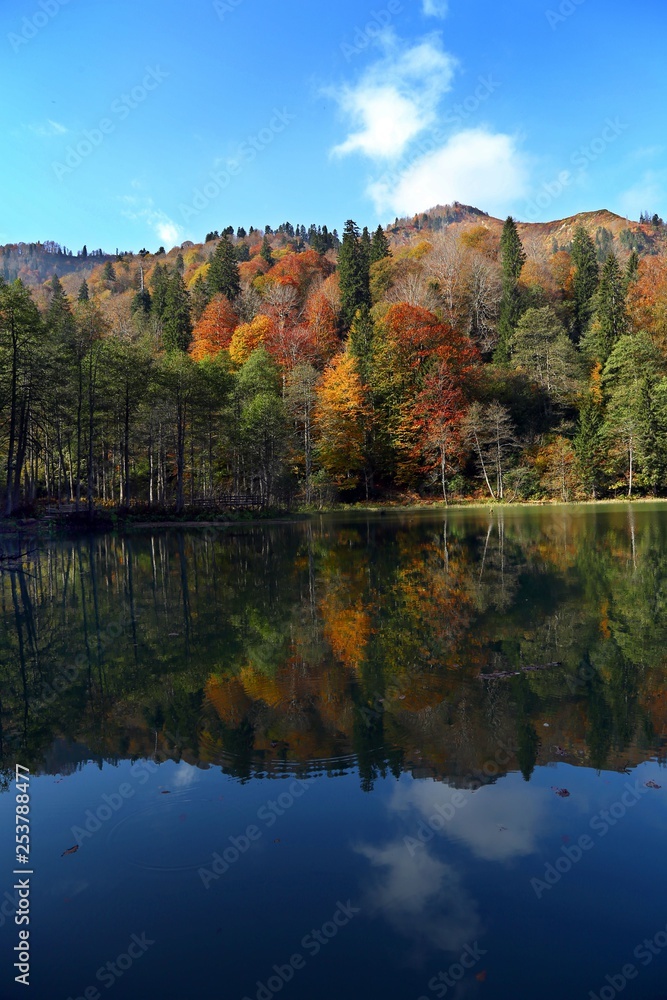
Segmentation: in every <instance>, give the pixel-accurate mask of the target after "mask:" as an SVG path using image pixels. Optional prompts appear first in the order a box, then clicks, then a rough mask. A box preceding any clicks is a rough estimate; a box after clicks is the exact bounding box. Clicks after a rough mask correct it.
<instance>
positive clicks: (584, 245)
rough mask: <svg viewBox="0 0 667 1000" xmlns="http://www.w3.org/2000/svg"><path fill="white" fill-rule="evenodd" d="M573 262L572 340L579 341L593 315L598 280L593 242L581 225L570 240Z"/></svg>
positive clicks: (598, 270)
mask: <svg viewBox="0 0 667 1000" xmlns="http://www.w3.org/2000/svg"><path fill="white" fill-rule="evenodd" d="M572 261H573V263H574V267H575V270H574V279H573V287H574V330H573V338H572V339H573V340H574V342H575V343H579V341H580V340H581V338H582V337H583V336H584V334H585V333H586V331H587V330H588V327H589V325H590V321H591V317H592V315H593V296H594V295H595V292H596V291H597V287H598V282H599V280H600V269H599V266H598V259H597V252H596V249H595V244H594V243H593V240H592V239H591V237H590V236H589V234H588V232H587V231H586V229H584V227H583V226H578V227H577V230H576V232H575V234H574V239H573V240H572Z"/></svg>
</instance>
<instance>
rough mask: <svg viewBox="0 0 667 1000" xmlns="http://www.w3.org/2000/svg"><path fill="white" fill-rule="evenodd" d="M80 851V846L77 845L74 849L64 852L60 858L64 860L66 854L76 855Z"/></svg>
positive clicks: (70, 848)
mask: <svg viewBox="0 0 667 1000" xmlns="http://www.w3.org/2000/svg"><path fill="white" fill-rule="evenodd" d="M78 850H79V845H78V844H75V845H74V847H69V848H68V849H67V850H66V851H63V853H62V854H61V855H60V857H61V858H64V857H65V855H66V854H76V852H77V851H78Z"/></svg>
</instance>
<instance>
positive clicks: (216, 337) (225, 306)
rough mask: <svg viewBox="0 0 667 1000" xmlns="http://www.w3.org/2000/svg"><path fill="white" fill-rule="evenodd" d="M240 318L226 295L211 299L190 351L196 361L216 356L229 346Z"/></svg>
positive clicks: (193, 332) (193, 333) (197, 328)
mask: <svg viewBox="0 0 667 1000" xmlns="http://www.w3.org/2000/svg"><path fill="white" fill-rule="evenodd" d="M238 322H239V318H238V316H237V315H236V313H235V312H234V310H233V309H232V307H231V304H230V302H229V299H228V298H227V296H226V295H216V296H215V298H213V299H211V301H210V302H209V304H208V305H207V306H206V309H205V310H204V312H203V313H202V315H201V318H200V320H199V322H198V323H197V325H196V326H195V328H194V330H193V331H192V344H191V347H190V353H191V355H192V357H193V358H194V360H195V361H202V360H203V359H204V358H209V357H215V355H216V354H219V353H220V351H224V350H225V349H226V348H228V347H229V345H230V343H231V341H232V334H233V333H234V330H235V329H236V327H237V326H238Z"/></svg>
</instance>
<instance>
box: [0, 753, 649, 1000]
mask: <svg viewBox="0 0 667 1000" xmlns="http://www.w3.org/2000/svg"><path fill="white" fill-rule="evenodd" d="M143 768H145V765H144V764H143V763H142V762H141V761H139V762H137V763H135V764H133V765H132V764H130V763H129V762H120V763H119V764H118V765H117V766H114V767H112V766H109V765H104V766H103V767H102V769H101V770H100V769H99V767H98V766H97V765H93V764H90V765H87V766H84V767H82V768H81V769H80V770H79V771H77V772H76V773H74V774H72V775H69V776H68V777H67V778H66V779H65V780H64V781H62V782H59V783H58V784H56V780H57V779H56V778H54V777H52V776H43V777H41V778H35V779H33V793H32V794H33V810H32V815H33V821H34V831H33V843H34V856H33V863H34V868H35V872H36V873H37V874H36V876H35V877H34V880H33V898H32V905H33V912H34V921H33V925H32V927H33V939H34V966H33V969H34V973H33V975H34V983H35V995H38V996H45V997H46V996H49V997H51V996H53V997H60V996H62V998H63V1000H65V998H67V997H69V996H70V995H71V996H72V997H77V996H80V995H83V991H84V989H85V987H86V986H87V985H89V984H94V983H95V974H96V971H97V970H98V969H99V968H100V967H101V966H103V965H104V964H105V963H106V962H107V961H112V960H113V959H114V957H115V956H116V955H119V954H121V953H122V952H123V951H124V949H125V948H126V947H127V944H128V942H129V941H130V937H131V934H133V933H136V934H138V935H141V934H142V933H144V932H146V934H147V935H148V937H149V939H151V940H154V941H155V944H154V945H152V946H151V947H150V948H149V949H148V950H147V951H146V954H145V955H144V956H143V957H142V958H141V959H140V960H138V961H136V963H135V964H134V965H133V966H132V968H131V969H129V970H128V972H127V974H126V975H125V976H124V977H123V978H122V979H119V980H118V981H117V982H116V983H115V986H114V995H115V996H118V997H119V998H121V997H128V998H135V997H143V996H161V997H165V998H172V997H173V998H174V1000H177V998H180V997H181V996H186V995H215V993H214V992H213V991H216V990H217V991H220V990H221V986H220V984H221V983H222V984H224V992H222V994H221V995H223V996H225V997H230V998H234V997H238V1000H242V998H243V997H250V998H252V1000H255V997H256V994H257V991H258V988H259V987H258V985H257V984H258V982H259V983H260V984H261V983H262V982H266V981H267V979H268V977H269V976H271V974H272V970H273V966H274V965H276V964H277V965H278V966H281V965H283V964H284V963H285V962H286V961H287V962H289V959H290V956H291V955H293V954H295V953H301V954H302V955H303V956H304V958H305V959H307V961H306V964H305V966H304V968H303V969H301V970H299V972H298V974H296V975H295V976H294V979H293V980H291V981H290V983H289V984H287V985H285V987H284V990H285V992H284V995H285V996H289V997H293V998H295V1000H306V998H312V996H313V995H316V996H318V997H322V998H325V1000H328V998H331V1000H333V998H334V997H340V996H341V995H348V996H351V997H360V998H361V997H365V996H367V995H369V994H371V993H373V994H375V993H376V992H380V993H381V995H383V996H387V997H391V998H392V1000H393V998H396V1000H400V998H403V997H408V998H411V997H412V998H415V1000H416V998H417V997H419V996H435V995H436V993H435V992H434V991H433V990H432V989H429V985H428V984H429V982H430V981H432V979H433V977H435V976H437V974H438V973H439V972H441V971H442V972H444V973H447V970H448V969H449V967H450V966H451V965H452V963H454V964H455V963H457V961H458V958H459V957H460V956H461V954H462V953H464V950H465V949H466V947H468V948H469V949H473V951H474V950H475V949H476V950H477V952H478V953H479V955H481V957H480V958H478V959H477V960H476V961H475V962H474V963H473V967H472V968H471V969H470V970H469V971H466V973H465V976H464V979H463V981H462V983H461V985H460V986H459V987H457V989H458V993H456V992H453V991H452V992H451V993H450V995H455V996H461V997H467V996H480V997H483V996H488V997H492V998H505V997H509V996H519V997H523V996H526V997H529V996H533V995H535V994H534V993H533V992H532V991H533V990H535V989H536V988H537V985H539V995H540V996H541V997H545V998H547V1000H552V998H553V1000H561V998H562V997H570V996H577V995H582V996H587V995H588V992H589V990H590V989H593V988H595V987H597V986H603V985H604V983H605V980H604V976H605V975H606V974H607V973H610V974H613V973H614V972H615V971H616V969H618V968H619V967H620V966H621V965H622V964H624V963H627V962H628V961H633V957H632V952H633V950H634V948H635V946H636V945H638V944H639V943H640V942H641V941H642V940H643V939H644V938H645V937H653V935H654V934H655V933H656V932H657V931H659V930H660V929H661V928H663V927H664V925H665V923H667V914H665V911H664V905H663V900H664V890H665V881H666V878H665V875H664V872H663V870H662V868H661V866H660V865H659V864H657V863H656V861H655V859H657V858H659V857H660V856H661V852H662V850H663V845H664V837H665V832H666V831H667V791H666V790H665V789H662V788H660V789H653V788H651V789H647V788H646V782H647V781H649V780H653V781H655V782H656V784H661V783H662V782H661V769H660V768H658V767H656V765H655V764H652V763H650V762H649V763H646V764H645V765H642V766H640V767H639V768H637V769H636V770H635V771H633V772H632V773H630V774H627V775H626V774H618V773H614V772H601V773H599V774H596V773H595V772H593V771H591V770H589V769H586V768H575V767H572V766H568V765H558V766H555V767H548V768H538V769H537V770H536V771H535V773H534V775H533V777H532V779H531V781H530V783H527V782H525V781H524V780H523V778H522V776H521V775H520V774H517V773H511V774H508V775H507V776H505V777H504V778H501V779H499V780H498V781H497V782H496V783H495V784H490V785H485V786H482V787H480V788H478V789H477V790H475V791H472V790H470V789H466V788H463V789H455V788H454V787H452V786H449V785H447V784H446V783H445V782H442V781H433V780H430V779H422V780H415V779H414V778H412V777H411V776H410V775H402V776H401V777H400V779H398V780H397V779H395V778H391V777H390V778H387V779H385V780H380V781H378V783H377V784H376V786H375V789H374V790H373V792H372V793H370V794H368V793H364V792H362V791H361V789H360V787H359V779H358V775H357V774H356V773H354V772H352V773H350V774H348V775H344V776H340V777H336V778H327V777H325V776H322V777H320V778H318V779H316V780H315V781H314V782H313V783H312V784H311V785H308V786H307V787H306V788H305V791H304V792H303V794H302V795H300V796H298V797H294V796H290V794H289V792H288V789H289V788H290V787H292V788H294V787H295V786H293V785H292V786H291V781H292V780H293V779H291V778H289V777H286V778H282V779H274V780H266V779H264V780H261V779H255V780H253V781H251V782H249V783H246V784H241V783H239V782H238V781H236V780H233V779H232V778H230V777H228V776H225V775H223V774H221V772H220V770H219V769H217V768H209V769H205V770H202V769H198V768H195V767H193V766H191V765H188V764H185V763H184V762H181V763H180V764H175V763H173V762H171V761H167V762H164V763H162V764H161V765H160V766H159V767H153V766H151V767H150V769H149V771H146V770H144V769H143ZM144 776H146V777H145V780H142V779H143V778H144ZM121 785H125V787H126V789H127V788H128V787H129V788H131V789H132V790H133V794H132V795H131V796H129V797H127V798H126V799H124V800H123V802H122V804H121V805H119V807H118V808H117V810H115V811H113V815H112V816H111V817H110V818H103V820H102V821H101V822H100V823H99V829H96V830H95V832H94V833H93V834H92V835H91V836H85V837H83V839H82V842H81V847H80V849H79V851H78V852H77V853H76V854H74V855H71V856H66V857H61V853H62V851H64V850H66V849H67V848H69V847H70V846H72V843H73V842H74V840H75V837H74V834H73V828H74V829H76V828H78V829H79V831H80V830H81V829H85V828H86V827H85V824H86V822H87V821H89V820H90V817H91V816H93V817H94V818H93V822H92V827H95V826H96V823H95V817H97V816H98V815H101V816H103V817H106V812H105V811H104V810H103V811H102V813H101V814H100V813H99V809H100V806H101V805H103V804H104V803H106V802H112V803H117V800H116V799H115V797H114V796H115V795H116V794H117V793H118V789H119V788H120V787H121ZM627 786H629V787H630V788H633V789H637V788H642V789H644V790H645V791H644V793H637V795H638V798H637V795H636V796H635V798H636V799H637V801H636V804H634V805H632V806H628V807H626V808H625V813H624V815H622V816H621V817H620V818H619V819H618V820H617V821H614V823H613V825H610V826H609V828H608V831H607V832H606V833H604V834H602V835H601V833H600V830H601V829H603V828H604V827H603V825H602V823H603V821H602V819H601V817H603V816H605V815H606V816H607V819H608V820H610V819H611V820H613V819H614V816H615V815H618V814H619V811H620V810H619V805H618V804H619V803H620V802H622V796H623V794H624V792H625V791H626V789H627ZM556 788H567V790H568V791H569V792H570V795H569V796H568V797H565V798H561V797H559V796H558V795H557V794H556V792H555V791H554V789H556ZM105 796H106V798H105ZM290 798H291V799H292V802H291V804H290V805H288V807H287V808H285V809H283V810H280V807H278V809H276V810H275V811H274V810H273V808H268V805H267V804H269V803H275V804H276V805H277V803H278V802H280V801H282V802H283V804H286V803H288V802H289V800H290ZM453 801H454V802H456V803H457V804H458V805H457V806H456V807H455V808H454V811H453V815H452V814H451V810H450V809H448V808H447V806H448V805H451V804H452V802H453ZM625 801H626V802H629V801H630V798H628V797H627V796H626V800H625ZM463 803H464V804H463ZM11 804H12V803H11V799H10V797H9V796H8V795H4V796H2V797H1V798H0V818H1V819H2V831H3V833H2V840H1V842H0V849H1V850H2V852H3V856H5V857H11V821H10V807H11ZM438 807H440V808H441V813H440V814H438V811H437V809H438ZM443 812H444V814H445V815H451V819H449V820H447V821H445V822H444V823H440V822H433V817H437V816H438V815H442V813H443ZM595 817H597V818H598V822H597V825H596V826H591V821H592V820H594V818H595ZM98 822H99V821H98ZM89 826H90V823H89ZM249 826H254V827H255V830H256V839H255V840H252V841H251V840H248V841H247V843H245V842H244V837H245V836H246V833H247V832H248V827H249ZM432 826H435V827H438V828H439V829H438V830H437V832H434V831H433V830H432V829H431V827H432ZM420 831H421V832H422V838H423V840H424V841H425V842H424V843H423V844H422V843H420V842H419V832H420ZM425 831H430V832H431V833H432V836H430V837H429V836H428V833H426V832H425ZM582 834H588V835H589V836H590V837H591V839H592V841H593V848H592V849H591V850H590V851H588V852H587V853H584V854H583V856H582V859H581V860H580V861H579V862H578V863H577V864H575V865H574V866H572V869H571V870H570V871H568V872H566V873H565V874H563V875H562V878H561V879H560V881H559V882H557V884H555V885H553V887H552V888H550V889H548V890H546V891H544V892H543V893H542V898H540V899H538V898H537V894H536V892H535V890H534V889H533V887H532V886H531V879H535V878H540V879H541V878H543V877H544V872H545V867H546V865H547V864H549V863H551V864H555V863H556V861H557V860H558V859H559V858H562V857H564V856H565V855H564V852H563V848H564V847H565V846H569V847H570V848H571V846H572V845H573V844H576V842H577V840H578V838H579V837H580V836H581V835H582ZM232 838H234V839H232ZM233 844H235V845H236V847H237V850H236V852H234V851H232V852H231V853H229V852H228V853H227V854H225V855H224V856H225V857H226V858H227V859H228V860H229V861H230V863H229V865H228V868H227V870H226V871H225V872H224V874H222V875H219V876H218V877H215V878H211V879H210V881H209V884H208V888H205V887H204V880H202V877H201V869H202V868H206V869H207V871H209V872H211V871H214V869H213V867H212V866H213V859H214V856H215V855H216V854H217V855H218V856H222V855H223V854H224V852H225V851H228V849H229V848H230V846H231V845H233ZM417 845H418V846H417ZM235 853H236V855H237V856H236V858H235V859H234V854H235ZM648 859H654V860H653V861H648ZM8 887H9V883H8ZM348 901H349V902H350V903H351V904H352V905H353V907H358V908H359V909H360V913H359V914H358V915H355V916H354V917H353V919H352V920H350V922H349V924H348V925H347V926H345V927H342V928H340V929H339V930H338V932H337V934H336V936H335V938H333V939H332V940H331V941H329V942H327V943H326V944H325V945H323V946H322V947H321V949H320V952H319V954H318V955H311V954H310V953H308V952H307V950H306V949H304V946H303V940H304V937H305V935H307V934H309V933H310V932H311V931H312V930H313V929H317V928H321V927H322V925H323V924H325V923H326V922H327V921H329V920H331V917H332V915H333V914H334V912H335V911H336V908H337V906H338V903H339V902H341V903H343V904H347V903H348ZM1 935H2V940H3V945H4V947H5V948H7V947H8V946H9V945H10V944H11V943H12V938H13V936H14V929H13V926H12V925H11V924H10V923H9V922H6V923H5V924H4V926H3V927H2V929H1ZM482 953H483V954H482ZM193 955H194V956H196V958H195V960H193V961H191V960H190V958H191V956H193ZM635 961H636V960H635ZM478 975H479V976H480V977H481V978H480V979H477V978H476V977H477V976H478ZM663 975H664V960H663V959H662V958H661V957H660V956H658V957H656V958H655V961H654V963H652V965H651V966H650V967H648V968H646V969H643V968H642V970H641V976H640V978H638V980H637V981H636V982H635V983H634V984H633V985H634V989H635V992H633V993H632V996H633V997H637V998H641V1000H643V998H646V1000H654V998H655V997H656V996H658V995H659V994H658V993H656V989H657V988H658V986H659V984H660V983H661V982H662V977H663ZM443 982H444V981H443ZM351 984H352V985H351ZM98 985H100V984H99V983H98ZM77 990H78V991H80V992H76V991H77ZM104 993H105V990H104V988H103V994H102V995H104ZM2 995H3V996H4V995H5V994H2ZM6 995H9V994H6Z"/></svg>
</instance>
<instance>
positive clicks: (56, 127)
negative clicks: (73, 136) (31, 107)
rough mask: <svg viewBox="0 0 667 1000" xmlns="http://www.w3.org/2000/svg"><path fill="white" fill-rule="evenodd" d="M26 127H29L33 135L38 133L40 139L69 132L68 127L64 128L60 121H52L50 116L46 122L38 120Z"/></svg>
mask: <svg viewBox="0 0 667 1000" xmlns="http://www.w3.org/2000/svg"><path fill="white" fill-rule="evenodd" d="M26 127H27V128H28V129H30V131H31V132H32V133H33V135H38V136H39V137H40V139H46V138H49V137H50V136H52V135H66V134H67V133H68V132H69V129H68V128H65V126H64V125H61V124H60V122H54V121H53V119H51V118H49V119H48V120H47V121H46V122H38V123H37V124H36V125H28V126H26Z"/></svg>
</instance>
